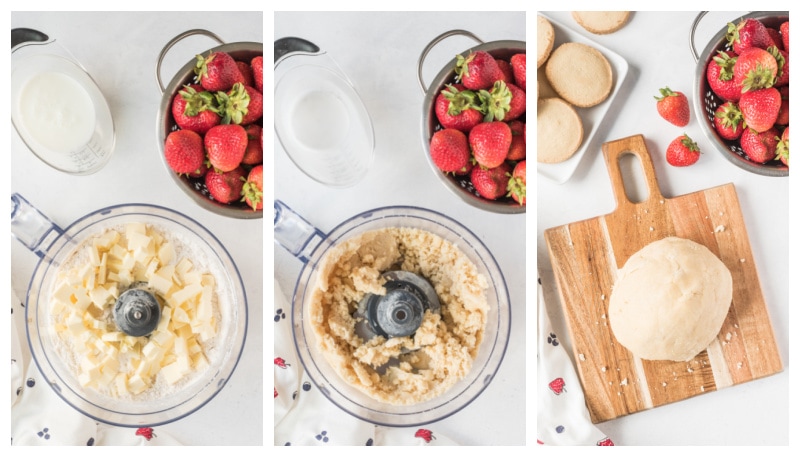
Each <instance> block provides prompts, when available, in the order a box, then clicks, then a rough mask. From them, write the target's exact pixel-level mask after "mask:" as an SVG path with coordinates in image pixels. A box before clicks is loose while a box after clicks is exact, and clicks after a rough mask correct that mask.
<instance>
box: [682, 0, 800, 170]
mask: <svg viewBox="0 0 800 457" xmlns="http://www.w3.org/2000/svg"><path fill="white" fill-rule="evenodd" d="M703 16H704V13H701V14H700V15H698V17H697V19H696V20H695V23H694V25H693V27H692V37H691V42H692V53H693V54H694V57H695V60H696V61H697V69H696V72H695V90H696V92H695V94H694V102H693V103H694V110H695V113H696V115H697V118H698V119H699V120H700V127H701V128H702V130H703V132H704V134H705V135H706V137H707V138H708V139H709V141H710V142H711V143H712V144H713V145H714V146H715V148H716V149H717V150H719V151H720V153H722V154H723V156H724V157H725V158H726V159H728V160H729V161H730V162H732V163H733V164H735V165H736V166H738V167H740V168H742V169H744V170H747V171H749V172H752V173H756V174H759V175H763V176H788V175H789V13H788V12H755V13H751V14H747V15H744V16H742V17H741V18H738V19H736V20H733V21H731V22H729V23H728V24H727V25H726V26H725V27H723V28H722V29H721V30H720V31H719V32H718V33H717V34H716V35H715V36H714V37H713V38H712V39H711V41H710V42H709V43H708V45H707V46H706V48H705V49H704V50H703V52H702V53H701V54H700V55H698V54H697V52H696V50H695V49H694V30H695V28H696V27H697V24H698V22H699V21H700V19H701V18H702V17H703Z"/></svg>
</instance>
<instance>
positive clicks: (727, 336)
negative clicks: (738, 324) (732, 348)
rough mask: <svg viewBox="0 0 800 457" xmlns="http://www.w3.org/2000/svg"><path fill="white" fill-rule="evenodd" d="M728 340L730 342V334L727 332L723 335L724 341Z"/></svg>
mask: <svg viewBox="0 0 800 457" xmlns="http://www.w3.org/2000/svg"><path fill="white" fill-rule="evenodd" d="M730 340H731V332H728V333H726V334H725V341H730Z"/></svg>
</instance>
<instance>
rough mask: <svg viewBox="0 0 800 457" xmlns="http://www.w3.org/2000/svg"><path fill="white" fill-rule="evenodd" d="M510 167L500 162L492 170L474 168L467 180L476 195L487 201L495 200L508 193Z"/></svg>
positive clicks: (506, 163)
mask: <svg viewBox="0 0 800 457" xmlns="http://www.w3.org/2000/svg"><path fill="white" fill-rule="evenodd" d="M510 173H511V165H509V164H508V162H502V163H501V164H500V165H499V166H497V167H494V168H484V167H479V166H475V167H473V168H472V171H471V172H470V174H469V180H470V182H471V183H472V185H473V186H474V187H475V190H476V191H477V192H478V194H479V195H480V196H481V197H483V198H487V199H489V200H497V199H498V198H500V197H502V196H503V195H505V194H506V192H507V191H508V180H509V174H510Z"/></svg>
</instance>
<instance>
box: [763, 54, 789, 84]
mask: <svg viewBox="0 0 800 457" xmlns="http://www.w3.org/2000/svg"><path fill="white" fill-rule="evenodd" d="M767 52H769V53H770V54H772V57H774V58H775V61H776V62H777V63H778V71H777V72H776V74H775V87H783V86H788V85H789V53H788V52H786V51H783V50H781V49H778V47H777V46H770V47H768V48H767Z"/></svg>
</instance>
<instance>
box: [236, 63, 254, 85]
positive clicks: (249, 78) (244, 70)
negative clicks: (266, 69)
mask: <svg viewBox="0 0 800 457" xmlns="http://www.w3.org/2000/svg"><path fill="white" fill-rule="evenodd" d="M235 62H236V67H237V68H239V73H241V74H242V77H244V81H243V82H242V84H244V85H245V86H253V85H254V84H255V81H254V80H253V69H252V68H250V64H248V63H247V62H242V61H241V60H236V61H235Z"/></svg>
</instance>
